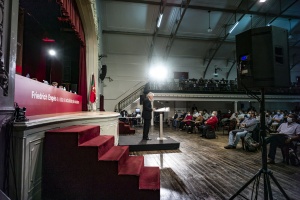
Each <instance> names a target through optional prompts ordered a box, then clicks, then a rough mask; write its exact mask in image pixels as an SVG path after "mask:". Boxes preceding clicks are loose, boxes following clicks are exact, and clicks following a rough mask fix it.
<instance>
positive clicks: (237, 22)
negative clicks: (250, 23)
mask: <svg viewBox="0 0 300 200" xmlns="http://www.w3.org/2000/svg"><path fill="white" fill-rule="evenodd" d="M238 24H239V21H236V22H235V24H234V25H233V27H232V28H231V29H230V30H229V33H231V32H232V31H233V30H234V29H235V27H236V26H237V25H238Z"/></svg>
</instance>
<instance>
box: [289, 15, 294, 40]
mask: <svg viewBox="0 0 300 200" xmlns="http://www.w3.org/2000/svg"><path fill="white" fill-rule="evenodd" d="M289 24H290V31H289V39H293V36H292V32H291V30H292V26H291V18H290V19H289Z"/></svg>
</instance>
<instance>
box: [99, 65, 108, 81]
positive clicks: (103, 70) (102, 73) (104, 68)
mask: <svg viewBox="0 0 300 200" xmlns="http://www.w3.org/2000/svg"><path fill="white" fill-rule="evenodd" d="M106 72H107V66H106V65H102V68H101V74H100V76H99V78H100V79H101V81H103V80H104V79H105V77H106Z"/></svg>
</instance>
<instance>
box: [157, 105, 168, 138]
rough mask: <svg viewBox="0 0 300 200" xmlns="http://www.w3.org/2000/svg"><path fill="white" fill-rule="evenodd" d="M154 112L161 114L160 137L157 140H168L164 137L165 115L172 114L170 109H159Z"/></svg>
mask: <svg viewBox="0 0 300 200" xmlns="http://www.w3.org/2000/svg"><path fill="white" fill-rule="evenodd" d="M154 112H158V113H159V137H158V138H157V140H166V139H167V138H165V137H164V132H163V120H164V119H163V113H166V112H170V107H164V108H159V109H156V110H155V111H154Z"/></svg>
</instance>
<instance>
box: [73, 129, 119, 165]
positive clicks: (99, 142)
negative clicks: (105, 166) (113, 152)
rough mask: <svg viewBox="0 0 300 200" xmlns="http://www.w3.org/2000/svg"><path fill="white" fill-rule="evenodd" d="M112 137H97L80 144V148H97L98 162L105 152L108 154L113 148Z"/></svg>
mask: <svg viewBox="0 0 300 200" xmlns="http://www.w3.org/2000/svg"><path fill="white" fill-rule="evenodd" d="M114 141H115V139H114V136H109V135H103V136H102V135H98V136H97V137H95V138H93V139H91V140H89V141H87V142H85V143H82V144H80V145H79V146H80V147H91V146H95V147H98V160H99V159H100V157H101V156H103V155H104V154H105V153H106V152H108V151H109V150H110V149H111V148H112V147H113V146H114Z"/></svg>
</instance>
